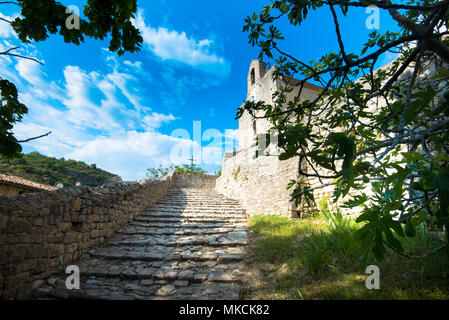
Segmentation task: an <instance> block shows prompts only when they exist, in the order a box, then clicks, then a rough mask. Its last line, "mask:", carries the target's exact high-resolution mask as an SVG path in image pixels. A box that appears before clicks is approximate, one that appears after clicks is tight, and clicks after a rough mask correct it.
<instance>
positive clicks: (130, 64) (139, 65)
mask: <svg viewBox="0 0 449 320" xmlns="http://www.w3.org/2000/svg"><path fill="white" fill-rule="evenodd" d="M123 63H124V64H125V65H127V66H128V67H132V68H134V69H136V70H139V71H140V70H141V69H142V62H141V61H136V62H131V61H129V60H125V61H123Z"/></svg>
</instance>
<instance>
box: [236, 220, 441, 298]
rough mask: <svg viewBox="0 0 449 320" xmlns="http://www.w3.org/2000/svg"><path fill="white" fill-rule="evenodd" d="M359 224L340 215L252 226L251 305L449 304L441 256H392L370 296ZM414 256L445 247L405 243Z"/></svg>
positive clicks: (423, 241)
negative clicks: (388, 301)
mask: <svg viewBox="0 0 449 320" xmlns="http://www.w3.org/2000/svg"><path fill="white" fill-rule="evenodd" d="M357 228H358V226H357V224H356V223H355V222H354V221H353V220H351V219H348V218H344V217H343V216H341V215H339V214H338V213H337V214H331V215H330V217H329V216H327V219H326V213H325V212H324V213H323V212H322V215H320V216H319V217H311V218H307V219H303V220H291V219H287V218H282V217H277V216H256V217H253V218H252V219H251V220H250V230H251V231H252V235H253V236H252V241H251V245H250V249H251V250H250V252H251V253H250V258H249V270H248V271H249V272H248V273H249V276H248V279H247V289H246V292H245V296H244V297H245V298H246V299H449V258H448V257H447V255H446V254H444V253H437V254H436V255H434V256H430V257H428V258H425V259H420V260H414V259H408V258H404V257H402V256H399V255H398V254H396V253H394V252H389V253H388V254H387V255H386V258H385V260H384V261H383V262H382V263H379V262H377V261H376V260H375V259H374V258H371V259H370V260H369V261H368V264H373V265H377V266H379V268H380V273H381V274H380V290H368V289H367V288H366V286H365V280H366V278H367V276H368V275H366V274H365V270H364V268H363V266H362V264H361V261H360V259H359V256H360V254H359V247H358V245H357V242H356V241H355V230H356V229H357ZM402 242H403V246H404V249H405V250H406V252H407V253H409V254H423V253H425V252H429V251H430V250H432V249H433V248H435V247H437V246H439V244H440V242H439V241H436V240H433V239H431V238H429V237H428V236H426V235H425V234H423V233H418V234H417V235H416V236H415V237H414V238H407V239H405V240H403V241H402Z"/></svg>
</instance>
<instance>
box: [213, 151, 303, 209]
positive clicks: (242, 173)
mask: <svg viewBox="0 0 449 320" xmlns="http://www.w3.org/2000/svg"><path fill="white" fill-rule="evenodd" d="M254 152H255V150H254V149H246V150H241V151H240V152H238V153H237V154H236V155H234V156H233V157H230V155H228V156H227V157H226V160H225V161H223V167H222V174H221V176H220V177H219V178H218V179H217V184H216V191H218V192H220V193H221V194H224V195H226V197H228V198H231V199H235V200H239V201H240V204H241V205H242V207H243V208H245V210H246V212H247V213H248V214H249V215H251V216H252V215H281V216H285V217H297V216H298V211H297V209H296V207H295V206H294V204H293V203H292V202H291V201H290V199H291V196H290V194H291V190H287V186H288V184H289V183H290V181H291V180H295V179H297V173H298V165H299V161H298V160H297V159H296V158H293V159H289V160H286V161H279V159H278V157H273V156H261V157H258V158H256V159H254V158H253V155H254Z"/></svg>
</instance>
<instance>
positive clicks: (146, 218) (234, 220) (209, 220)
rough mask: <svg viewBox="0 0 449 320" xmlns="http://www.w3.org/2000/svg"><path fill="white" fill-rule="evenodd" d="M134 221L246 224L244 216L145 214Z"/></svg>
mask: <svg viewBox="0 0 449 320" xmlns="http://www.w3.org/2000/svg"><path fill="white" fill-rule="evenodd" d="M134 221H139V222H148V223H167V224H176V223H180V224H189V223H201V224H203V225H207V224H209V223H210V224H225V223H231V224H232V223H245V224H246V221H247V220H246V217H245V218H230V219H216V218H178V217H176V218H172V217H163V218H160V217H154V216H150V215H146V216H142V215H140V216H137V217H136V218H134Z"/></svg>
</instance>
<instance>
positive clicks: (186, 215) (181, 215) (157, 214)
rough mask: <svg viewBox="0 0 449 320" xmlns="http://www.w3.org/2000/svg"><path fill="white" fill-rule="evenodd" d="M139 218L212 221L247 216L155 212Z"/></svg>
mask: <svg viewBox="0 0 449 320" xmlns="http://www.w3.org/2000/svg"><path fill="white" fill-rule="evenodd" d="M139 217H152V218H179V219H181V218H183V219H190V218H192V219H195V218H196V219H198V218H211V219H221V220H226V219H236V218H239V219H245V218H246V215H243V214H226V213H210V214H206V213H197V214H194V213H189V212H188V213H179V212H163V211H154V212H145V213H141V214H140V215H139Z"/></svg>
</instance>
